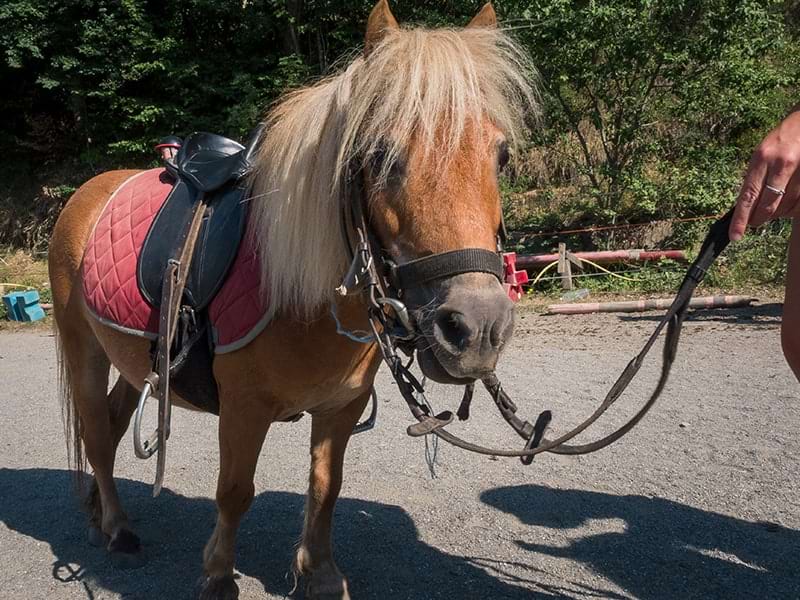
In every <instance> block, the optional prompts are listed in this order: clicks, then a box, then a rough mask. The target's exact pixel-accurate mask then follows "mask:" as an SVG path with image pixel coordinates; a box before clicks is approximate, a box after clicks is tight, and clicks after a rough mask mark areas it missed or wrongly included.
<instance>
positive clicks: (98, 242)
mask: <svg viewBox="0 0 800 600" xmlns="http://www.w3.org/2000/svg"><path fill="white" fill-rule="evenodd" d="M171 189H172V180H171V178H170V176H169V175H168V174H167V173H166V171H165V170H164V169H151V170H149V171H142V172H141V173H137V174H136V175H134V176H133V177H131V178H130V179H128V180H127V181H125V182H124V183H123V184H122V185H121V186H120V187H119V188H118V189H117V190H116V191H115V192H114V194H113V195H112V196H111V198H110V199H109V200H108V203H107V204H106V206H105V208H104V209H103V212H102V213H101V215H100V218H99V219H98V221H97V223H96V224H95V228H94V231H93V232H92V235H91V237H90V238H89V243H88V245H87V246H86V252H85V254H84V257H83V265H82V268H83V293H84V298H85V300H86V306H87V308H88V309H89V311H90V312H91V313H92V314H93V315H94V317H95V318H97V319H98V320H99V321H101V322H102V323H104V324H106V325H108V326H110V327H112V328H114V329H117V330H119V331H122V332H124V333H128V334H133V335H138V336H140V337H145V338H148V339H156V338H157V337H158V312H159V311H158V309H154V308H153V307H151V306H150V305H149V304H148V303H147V302H146V301H145V299H144V297H143V296H142V294H141V292H140V291H139V286H138V285H137V282H136V264H137V261H138V259H139V254H140V252H141V250H142V244H143V242H144V239H145V237H146V236H147V232H148V230H149V229H150V224H151V223H152V222H153V219H154V218H155V216H156V214H157V213H158V211H159V209H160V208H161V206H162V205H163V204H164V201H165V200H166V198H167V195H168V194H169V192H170V190H171ZM259 278H260V268H259V260H258V255H257V254H256V250H255V244H254V243H253V241H252V240H251V236H249V235H245V236H244V239H243V241H242V244H241V246H240V247H239V251H238V254H237V255H236V259H235V260H234V262H233V265H231V269H230V271H229V272H228V275H227V278H226V280H225V283H224V284H223V286H222V288H221V289H220V291H219V293H218V294H217V296H216V297H215V298H214V300H213V301H212V302H211V304H210V305H209V307H208V313H209V319H210V325H211V332H212V336H213V340H214V343H215V351H216V353H217V354H223V353H226V352H233V351H234V350H238V349H239V348H243V347H244V346H246V345H247V344H248V343H250V342H251V341H252V340H253V338H255V337H256V336H257V335H258V334H259V333H260V332H261V331H262V330H263V329H264V327H266V325H267V320H266V318H265V314H266V310H265V307H266V302H267V301H268V299H267V298H262V295H261V294H260V293H259V288H260V279H259Z"/></svg>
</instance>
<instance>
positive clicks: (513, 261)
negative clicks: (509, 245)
mask: <svg viewBox="0 0 800 600" xmlns="http://www.w3.org/2000/svg"><path fill="white" fill-rule="evenodd" d="M503 267H504V268H505V283H504V287H505V288H506V293H507V294H508V297H509V298H511V300H512V302H519V301H520V300H522V297H523V296H524V295H525V292H524V291H523V290H522V285H523V284H524V283H528V273H526V272H525V271H517V254H516V253H515V252H506V253H504V254H503Z"/></svg>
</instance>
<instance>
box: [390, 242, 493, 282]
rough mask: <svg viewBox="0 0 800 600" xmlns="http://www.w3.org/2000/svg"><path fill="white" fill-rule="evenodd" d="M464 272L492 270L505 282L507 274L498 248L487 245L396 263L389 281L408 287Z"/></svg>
mask: <svg viewBox="0 0 800 600" xmlns="http://www.w3.org/2000/svg"><path fill="white" fill-rule="evenodd" d="M464 273H489V274H491V275H494V276H495V277H496V278H497V279H498V281H500V283H502V282H503V275H504V274H505V271H504V268H503V259H502V258H501V257H500V255H499V254H498V253H497V252H493V251H491V250H484V249H483V248H465V249H462V250H452V251H450V252H442V253H440V254H433V255H431V256H425V257H423V258H418V259H416V260H412V261H410V262H407V263H403V264H402V265H394V264H392V265H391V266H390V270H389V281H390V282H391V284H392V285H393V286H394V287H395V289H398V290H405V289H409V288H413V287H419V286H421V285H424V284H426V283H430V282H431V281H436V280H437V279H447V278H448V277H453V276H455V275H462V274H464Z"/></svg>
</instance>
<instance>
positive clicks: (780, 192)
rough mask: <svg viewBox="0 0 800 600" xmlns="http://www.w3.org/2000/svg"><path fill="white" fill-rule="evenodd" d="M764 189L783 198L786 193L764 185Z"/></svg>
mask: <svg viewBox="0 0 800 600" xmlns="http://www.w3.org/2000/svg"><path fill="white" fill-rule="evenodd" d="M764 187H765V188H767V189H768V190H769V191H770V192H772V193H773V194H778V196H783V195H784V194H785V193H786V190H782V189H781V188H776V187H773V186H771V185H769V184H765V185H764Z"/></svg>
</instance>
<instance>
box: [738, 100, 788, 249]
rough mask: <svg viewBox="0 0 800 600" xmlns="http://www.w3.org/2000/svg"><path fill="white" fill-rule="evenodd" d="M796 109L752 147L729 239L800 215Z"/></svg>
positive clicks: (739, 237) (740, 237) (740, 236)
mask: <svg viewBox="0 0 800 600" xmlns="http://www.w3.org/2000/svg"><path fill="white" fill-rule="evenodd" d="M798 199H800V109H796V110H795V111H794V112H793V113H792V114H790V115H789V116H788V117H786V119H785V120H784V121H783V122H782V123H781V124H780V125H778V127H776V128H775V129H773V130H772V131H771V132H770V133H769V135H767V137H765V138H764V141H763V142H761V144H760V145H759V146H758V148H756V151H755V152H754V153H753V157H752V158H751V159H750V164H749V165H748V167H747V173H746V174H745V176H744V182H743V183H742V189H741V191H740V192H739V197H738V199H737V200H736V210H735V212H734V215H733V220H732V221H731V226H730V230H729V235H730V238H731V240H733V241H738V240H740V239H742V237H743V236H744V233H745V231H746V230H747V226H748V224H749V225H752V226H753V227H758V226H759V225H762V224H764V223H766V222H767V221H770V220H772V219H777V218H780V217H792V216H798V215H800V203H798Z"/></svg>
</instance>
